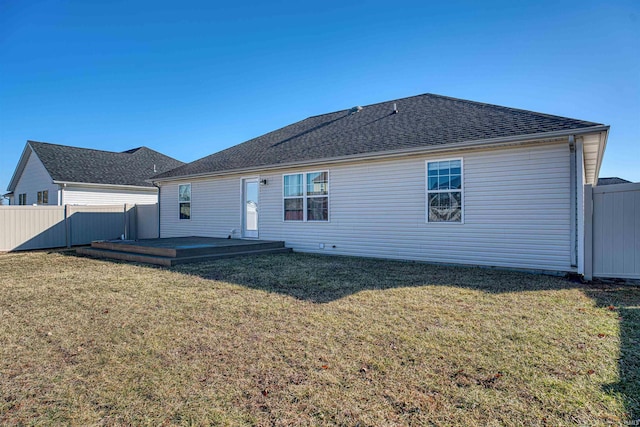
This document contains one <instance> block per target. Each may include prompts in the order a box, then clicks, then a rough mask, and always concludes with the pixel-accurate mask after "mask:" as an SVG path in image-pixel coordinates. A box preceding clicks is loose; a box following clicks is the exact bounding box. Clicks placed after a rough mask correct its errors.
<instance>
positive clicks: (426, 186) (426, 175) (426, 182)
mask: <svg viewBox="0 0 640 427" xmlns="http://www.w3.org/2000/svg"><path fill="white" fill-rule="evenodd" d="M453 160H459V161H460V190H453V191H459V192H460V205H461V212H460V221H429V193H445V192H450V191H452V190H429V163H435V162H446V161H453ZM424 189H425V191H424V195H425V203H424V205H425V223H427V224H438V225H445V226H450V225H462V224H464V213H465V200H464V158H463V157H446V158H441V159H440V158H438V159H429V160H425V161H424Z"/></svg>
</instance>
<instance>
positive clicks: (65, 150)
mask: <svg viewBox="0 0 640 427" xmlns="http://www.w3.org/2000/svg"><path fill="white" fill-rule="evenodd" d="M181 165H184V163H183V162H181V161H179V160H176V159H173V158H171V157H168V156H165V155H164V154H161V153H158V152H157V151H154V150H151V149H149V148H147V147H140V148H134V149H132V150H127V151H124V152H121V153H117V152H111V151H101V150H92V149H88V148H78V147H69V146H66V145H57V144H49V143H45V142H36V141H27V144H26V146H25V147H24V150H23V152H22V156H21V157H20V160H19V162H18V166H17V167H16V170H15V172H14V173H13V177H12V178H11V181H10V183H9V187H8V188H7V190H8V191H9V193H8V194H6V195H5V197H8V198H9V204H11V205H34V204H37V205H60V206H62V205H111V204H121V203H122V204H124V203H132V204H133V203H138V204H152V203H157V201H158V194H157V193H158V190H157V188H156V187H154V186H153V185H152V184H151V183H150V182H149V181H147V179H148V178H149V177H151V176H153V175H155V174H157V173H160V172H165V171H168V170H170V169H173V168H176V167H179V166H181Z"/></svg>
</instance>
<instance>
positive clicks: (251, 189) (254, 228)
mask: <svg viewBox="0 0 640 427" xmlns="http://www.w3.org/2000/svg"><path fill="white" fill-rule="evenodd" d="M242 189H243V191H242V193H243V194H242V237H245V238H249V239H257V238H258V194H259V192H260V184H259V183H258V178H250V179H244V180H243V184H242Z"/></svg>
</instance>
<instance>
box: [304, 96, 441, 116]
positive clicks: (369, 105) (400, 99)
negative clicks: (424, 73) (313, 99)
mask: <svg viewBox="0 0 640 427" xmlns="http://www.w3.org/2000/svg"><path fill="white" fill-rule="evenodd" d="M425 95H434V94H433V93H421V94H419V95H411V96H403V97H402V98H396V99H390V100H387V101H380V102H374V103H373V104H366V105H361V107H362V108H366V107H373V106H375V105H381V104H387V103H389V102H398V101H403V100H405V99H411V98H418V97H420V96H425ZM435 96H439V95H435ZM351 108H353V107H349V108H344V109H342V110H335V111H332V112H330V113H324V114H316V115H314V116H309V117H307V119H312V118H315V117H322V116H328V115H331V114H335V113H340V112H342V111H349V110H350V109H351ZM303 120H306V119H303Z"/></svg>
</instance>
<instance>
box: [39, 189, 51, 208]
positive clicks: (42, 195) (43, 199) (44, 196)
mask: <svg viewBox="0 0 640 427" xmlns="http://www.w3.org/2000/svg"><path fill="white" fill-rule="evenodd" d="M38 204H39V205H48V204H49V190H44V191H38Z"/></svg>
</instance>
